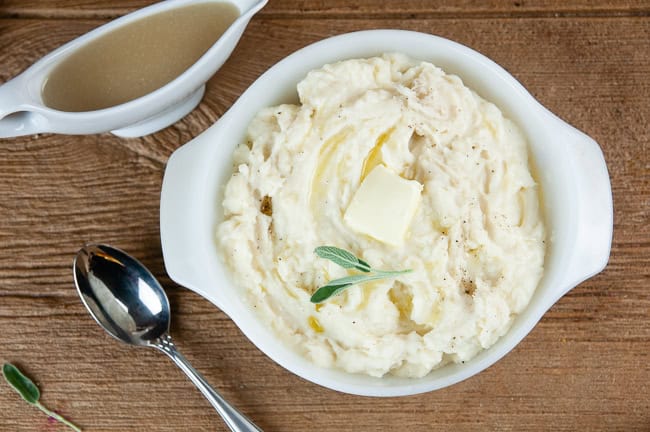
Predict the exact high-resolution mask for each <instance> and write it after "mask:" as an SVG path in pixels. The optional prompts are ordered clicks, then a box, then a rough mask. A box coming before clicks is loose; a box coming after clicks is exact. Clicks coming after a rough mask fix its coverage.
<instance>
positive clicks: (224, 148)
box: [160, 30, 612, 396]
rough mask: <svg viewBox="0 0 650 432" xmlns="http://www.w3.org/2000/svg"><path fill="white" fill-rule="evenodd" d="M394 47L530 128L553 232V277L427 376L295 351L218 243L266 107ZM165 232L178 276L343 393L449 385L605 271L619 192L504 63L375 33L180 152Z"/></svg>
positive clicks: (170, 268) (273, 83)
mask: <svg viewBox="0 0 650 432" xmlns="http://www.w3.org/2000/svg"><path fill="white" fill-rule="evenodd" d="M383 52H402V53H405V54H408V55H410V56H412V57H414V58H418V59H422V60H427V61H430V62H432V63H434V64H436V65H438V66H440V67H441V68H443V69H444V70H445V71H446V72H448V73H453V74H457V75H458V76H460V77H461V78H462V79H463V81H464V82H465V84H466V85H467V86H469V87H470V88H472V89H474V90H476V91H477V92H478V93H479V94H480V95H481V96H482V97H484V98H485V99H487V100H489V101H492V102H494V103H495V104H496V105H497V106H499V107H500V108H501V109H502V110H503V112H504V113H505V115H507V116H508V117H510V118H511V119H513V120H514V121H515V122H516V123H518V124H519V126H521V128H522V129H523V131H524V133H525V134H526V136H527V138H528V140H529V143H530V149H531V152H532V155H533V158H534V160H535V163H536V165H537V167H538V181H539V182H540V183H541V185H542V189H543V191H544V203H543V208H544V211H545V216H546V221H547V226H548V232H549V237H550V239H549V240H550V241H548V242H547V243H548V249H547V256H546V262H545V272H544V277H543V279H542V281H541V282H540V285H539V287H538V288H537V290H536V292H535V294H534V296H533V298H532V300H531V302H530V304H529V306H528V307H527V308H526V310H525V311H524V312H523V313H522V314H520V315H519V316H518V317H517V319H516V320H515V322H514V324H513V325H512V328H511V329H510V331H509V332H508V333H507V334H506V335H505V336H503V337H502V338H501V339H500V340H499V341H498V342H497V343H496V344H495V345H493V346H492V347H491V348H489V349H488V350H485V351H483V352H482V353H480V354H479V355H478V356H476V357H475V358H474V359H472V360H471V361H468V362H466V363H465V364H462V365H448V366H444V367H442V368H440V369H437V370H434V371H432V372H431V373H430V374H428V375H427V376H425V377H423V378H418V379H408V378H398V377H393V376H386V377H384V378H372V377H369V376H365V375H356V374H350V373H346V372H342V371H338V370H329V369H323V368H319V367H317V366H315V365H313V364H312V363H310V362H309V361H307V360H306V359H304V358H303V357H301V356H300V355H298V354H296V353H294V352H293V351H292V350H290V349H289V348H287V347H286V346H285V345H283V344H282V343H279V341H278V339H277V338H276V336H275V335H274V334H273V333H272V331H271V330H270V329H269V328H268V327H266V326H265V325H264V324H263V323H262V322H260V321H259V320H258V318H257V317H256V315H255V314H254V312H253V311H252V310H251V309H250V308H249V307H247V306H246V304H244V303H243V301H242V297H243V295H242V293H241V291H240V289H238V288H237V287H236V286H233V284H232V283H231V282H230V279H229V276H228V274H227V271H226V269H225V268H224V266H223V264H222V263H221V261H220V259H219V257H218V255H217V250H216V246H215V227H216V225H217V224H218V222H219V221H220V219H221V217H222V208H221V204H220V203H221V200H222V192H223V186H224V185H225V182H226V181H227V179H228V178H229V176H230V175H231V171H232V162H231V161H232V159H231V154H232V151H233V149H234V148H235V146H236V145H237V144H238V143H240V142H242V138H243V136H244V132H245V130H246V127H247V126H248V124H249V122H250V121H251V119H252V118H253V116H254V115H255V114H256V113H257V112H258V111H259V110H260V109H261V108H263V107H267V106H271V105H275V104H278V103H282V102H292V101H295V100H296V99H297V95H296V90H295V88H296V84H297V83H298V82H299V81H300V80H301V79H302V78H303V77H304V76H305V75H306V74H307V72H308V71H310V70H312V69H315V68H318V67H321V66H322V65H324V64H326V63H331V62H335V61H338V60H343V59H350V58H362V57H369V56H374V55H378V54H381V53H383ZM160 231H161V239H162V247H163V255H164V260H165V266H166V268H167V272H168V273H169V275H170V276H171V278H172V279H173V280H174V281H176V282H178V283H179V284H181V285H184V286H186V287H188V288H189V289H191V290H193V291H195V292H197V293H198V294H200V295H202V296H203V297H205V298H206V299H208V300H209V301H211V302H212V303H214V304H215V305H216V306H217V307H219V308H220V309H221V310H223V311H224V312H225V313H226V314H228V315H229V316H230V317H231V318H232V320H233V321H234V322H235V323H236V324H237V326H239V328H240V329H241V330H242V332H243V333H244V334H245V335H246V336H247V337H248V338H249V339H250V340H251V342H253V343H254V344H255V345H256V346H257V347H258V348H259V349H260V350H262V351H263V352H264V353H266V354H267V355H268V356H269V357H271V358H272V359H273V360H275V361H276V362H277V363H278V364H280V365H281V366H283V367H285V368H286V369H288V370H290V371H291V372H293V373H295V374H297V375H299V376H301V377H303V378H305V379H307V380H309V381H312V382H314V383H317V384H320V385H322V386H325V387H329V388H331V389H335V390H339V391H342V392H346V393H352V394H358V395H368V396H399V395H410V394H416V393H421V392H426V391H431V390H435V389H439V388H442V387H445V386H448V385H450V384H454V383H456V382H458V381H461V380H463V379H465V378H468V377H470V376H472V375H474V374H476V373H478V372H480V371H482V370H483V369H485V368H487V367H488V366H490V365H491V364H493V363H494V362H496V361H497V360H498V359H500V358H501V357H503V356H504V355H505V354H506V353H507V352H508V351H510V350H511V349H513V348H514V347H515V345H517V343H519V341H521V340H522V338H523V337H524V336H525V335H526V334H527V333H528V332H530V331H531V329H532V328H533V327H534V326H535V324H536V323H537V322H538V321H539V319H540V318H541V317H542V315H543V314H544V313H545V312H546V311H547V310H548V309H549V308H550V307H551V306H552V305H553V304H554V303H555V302H556V301H557V300H558V299H559V298H560V297H561V296H562V295H564V294H565V293H567V292H568V291H569V290H570V289H571V288H573V287H574V286H576V285H577V284H579V283H580V282H582V281H583V280H585V279H587V278H589V277H591V276H593V275H595V274H596V273H598V272H599V271H601V270H602V269H603V268H604V267H605V265H606V263H607V260H608V257H609V251H610V246H611V237H612V195H611V188H610V183H609V176H608V174H607V167H606V165H605V161H604V158H603V155H602V152H601V150H600V148H599V147H598V144H596V142H595V141H593V140H592V139H591V138H589V137H588V136H586V135H584V134H583V133H581V132H579V131H578V130H576V129H574V128H573V127H571V126H570V125H568V124H566V123H565V122H563V121H562V120H560V119H559V118H557V117H556V116H554V115H553V114H552V113H550V112H549V111H548V110H546V109H545V108H544V107H543V106H542V105H540V104H539V103H538V102H537V101H536V100H535V99H533V97H532V96H531V95H530V94H529V93H528V92H527V91H526V90H525V89H524V87H522V85H521V84H519V83H518V82H517V81H516V80H515V79H514V78H513V77H512V76H511V75H510V74H508V73H507V72H506V71H505V70H504V69H502V68H501V67H500V66H498V65H497V64H495V63H494V62H492V61H491V60H489V59H487V58H486V57H484V56H483V55H481V54H479V53H477V52H475V51H473V50H471V49H469V48H467V47H465V46H462V45H459V44H457V43H455V42H452V41H449V40H446V39H443V38H440V37H436V36H432V35H428V34H422V33H415V32H408V31H399V30H371V31H363V32H357V33H349V34H344V35H341V36H336V37H333V38H330V39H326V40H323V41H321V42H318V43H315V44H313V45H310V46H308V47H306V48H304V49H301V50H300V51H298V52H296V53H294V54H292V55H290V56H289V57H287V58H285V59H284V60H282V61H281V62H280V63H278V64H276V65H275V66H273V67H272V68H271V69H269V70H268V71H267V72H266V73H265V74H264V75H262V76H261V77H260V78H259V79H258V80H257V81H256V82H255V83H253V85H251V87H250V88H249V89H248V90H247V91H246V92H245V93H244V94H243V95H242V96H241V97H240V98H239V100H238V101H237V102H236V103H235V104H234V105H233V106H232V108H231V109H230V110H229V111H228V112H227V113H226V114H224V116H223V117H222V118H221V119H220V120H219V121H218V122H217V123H215V124H214V125H213V126H212V127H210V128H209V129H208V130H206V131H205V132H204V133H202V134H201V135H200V136H198V137H197V138H195V139H194V140H192V141H190V142H189V143H187V144H186V145H184V146H183V147H181V148H179V149H178V150H177V151H176V152H174V154H173V155H172V156H171V158H170V159H169V162H168V165H167V169H166V171H165V177H164V181H163V187H162V197H161V207H160Z"/></svg>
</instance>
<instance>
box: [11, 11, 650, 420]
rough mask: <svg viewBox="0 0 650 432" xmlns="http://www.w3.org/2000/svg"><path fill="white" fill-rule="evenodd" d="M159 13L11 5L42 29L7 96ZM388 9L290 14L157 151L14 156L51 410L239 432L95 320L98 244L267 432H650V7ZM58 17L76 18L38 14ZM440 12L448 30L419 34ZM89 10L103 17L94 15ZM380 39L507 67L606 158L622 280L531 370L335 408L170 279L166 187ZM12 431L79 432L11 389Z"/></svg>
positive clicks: (58, 149) (18, 51)
mask: <svg viewBox="0 0 650 432" xmlns="http://www.w3.org/2000/svg"><path fill="white" fill-rule="evenodd" d="M145 3H147V2H138V1H136V0H133V1H126V0H124V1H114V2H110V3H109V2H99V1H91V0H65V1H63V0H60V1H38V2H37V1H33V0H24V1H20V2H19V1H17V0H5V1H4V2H3V3H1V4H0V11H2V13H3V15H2V16H5V17H7V16H9V15H12V14H14V12H16V11H17V12H18V13H16V15H15V16H20V17H31V18H29V19H22V18H15V17H14V18H5V19H0V82H4V81H6V80H8V79H9V78H11V77H12V76H14V75H15V74H17V73H18V72H20V71H21V70H23V69H25V68H26V67H27V66H28V65H30V64H31V63H32V62H34V61H35V60H37V59H38V58H39V57H40V56H42V55H44V54H45V53H47V52H49V51H50V50H52V49H54V48H56V47H57V46H59V45H60V44H62V43H64V42H66V41H67V40H70V39H72V38H74V37H75V36H77V35H80V34H82V33H84V32H85V31H87V30H89V29H91V28H93V27H94V26H96V25H98V24H100V23H101V22H103V20H102V19H95V17H97V16H99V17H105V16H114V15H119V14H120V13H122V12H123V10H125V9H131V8H132V7H136V6H140V5H142V4H145ZM377 3H378V4H377V5H374V6H373V5H372V4H371V3H370V2H365V1H362V2H357V3H356V4H357V5H358V9H354V10H352V9H351V7H350V6H346V5H349V4H351V3H348V2H341V1H332V2H320V1H318V2H298V1H289V0H286V1H281V0H278V1H272V2H271V4H270V5H269V7H268V11H265V13H266V15H261V16H260V17H257V18H255V19H254V20H253V21H252V22H251V25H250V26H249V28H248V30H247V32H246V33H245V35H244V37H243V39H242V41H241V43H240V44H239V46H238V47H237V49H236V50H235V52H234V53H233V56H232V57H231V58H230V59H229V60H228V62H227V63H226V64H225V65H224V67H223V68H222V69H221V70H220V71H219V72H218V73H217V74H216V75H215V76H214V77H213V79H212V80H211V81H210V82H209V85H208V91H207V93H206V96H205V99H204V100H203V102H202V103H201V105H200V106H199V108H198V109H197V110H195V111H194V112H192V113H191V114H190V115H189V116H188V117H186V118H185V119H183V120H182V121H180V122H178V123H177V124H175V125H173V126H172V127H170V128H167V129H165V130H163V131H161V132H159V133H156V134H154V135H152V136H149V137H145V138H140V139H128V140H125V139H120V138H117V137H114V136H112V135H110V134H102V135H91V136H62V135H48V134H44V135H41V136H30V137H24V138H18V139H9V140H0V155H1V156H0V212H1V214H2V218H0V245H2V247H1V248H0V361H12V362H16V363H17V364H19V365H20V366H21V367H22V368H23V369H24V370H25V371H26V372H28V373H29V374H30V375H31V376H32V377H34V378H36V380H37V381H38V383H39V385H40V386H41V389H42V391H43V401H44V402H45V403H47V404H48V405H49V406H51V407H54V408H57V409H58V410H60V411H61V412H62V413H64V414H66V415H68V416H70V417H71V418H72V419H73V420H75V421H77V422H78V423H79V424H80V425H82V426H83V427H84V428H85V430H88V431H140V430H156V431H177V430H187V431H203V430H219V431H222V430H225V428H224V426H223V425H222V423H221V421H220V420H219V418H218V417H217V415H216V414H215V413H214V412H213V410H212V408H211V407H210V406H209V405H208V403H207V402H205V401H204V400H203V399H202V397H201V396H200V395H199V394H198V392H196V390H195V389H193V387H192V385H191V384H190V383H189V381H187V380H186V379H185V378H184V377H183V376H182V375H181V373H180V372H179V371H177V370H176V369H175V367H174V366H173V365H172V364H171V363H170V362H169V361H168V360H166V359H165V358H163V357H162V356H160V355H158V354H157V353H154V352H150V351H148V350H139V349H132V348H129V347H126V346H124V345H121V344H118V343H116V342H115V341H114V340H112V339H111V338H110V337H108V336H106V335H105V334H103V332H102V330H101V329H99V327H98V326H97V325H96V324H95V323H94V322H93V321H92V320H91V319H90V318H89V316H88V315H87V313H86V312H85V310H84V309H83V306H81V304H80V302H79V300H78V298H77V295H76V292H75V290H74V287H73V285H72V277H71V261H72V257H73V255H74V253H75V251H76V250H77V248H78V247H80V245H81V244H83V243H84V242H87V241H99V242H109V243H112V244H114V245H116V246H118V247H122V248H124V249H126V250H128V251H129V252H131V253H133V254H134V255H136V256H137V257H138V258H139V259H141V260H142V261H143V262H144V263H145V264H146V265H147V266H149V267H150V268H151V269H152V271H153V272H154V274H156V275H157V276H158V277H159V278H160V279H161V281H162V282H163V284H164V285H165V287H166V288H167V289H168V293H169V295H170V300H171V303H172V307H173V314H174V315H173V316H174V321H173V327H172V334H173V335H174V337H175V339H176V340H177V343H178V345H179V347H180V348H181V350H182V351H183V352H184V354H185V355H186V356H187V357H188V358H189V359H190V360H191V361H192V362H193V364H194V366H195V367H196V368H197V369H199V370H201V371H202V372H203V373H204V375H205V376H206V378H207V379H208V380H209V381H210V382H211V383H212V384H213V385H215V386H216V387H217V388H219V389H220V390H221V391H222V392H223V394H224V396H226V398H228V399H229V400H231V401H232V402H233V403H235V404H236V405H237V406H238V407H240V408H241V409H242V411H244V412H245V413H246V414H248V415H249V416H250V417H252V418H253V419H254V420H255V421H256V422H257V423H258V424H259V425H260V426H261V427H262V428H263V429H264V430H267V431H308V430H321V431H324V432H326V431H359V430H360V431H391V430H409V431H429V430H445V429H448V428H449V429H453V430H460V431H484V430H504V431H523V430H539V431H547V430H556V431H574V430H590V431H597V430H602V431H648V430H650V384H648V383H650V289H649V288H650V284H649V282H650V271H649V270H648V269H649V268H650V228H649V227H650V223H649V222H650V221H649V208H650V160H649V157H648V154H649V150H650V149H649V148H648V147H649V142H650V136H649V132H648V127H647V125H648V123H649V121H650V106H649V105H648V103H647V101H648V97H649V96H650V81H649V80H648V78H647V77H648V76H649V74H650V62H649V56H650V20H649V19H648V18H647V16H643V15H641V16H637V15H635V14H627V13H626V14H618V12H617V11H619V12H620V11H622V10H626V11H628V12H629V11H631V10H644V11H645V10H647V8H648V4H647V2H606V1H599V2H586V1H585V2H570V3H565V2H559V1H557V2H556V1H550V0H549V1H545V2H542V1H540V2H529V1H525V2H524V1H522V2H521V4H520V6H514V4H513V3H510V2H498V5H499V7H501V8H502V9H503V10H507V11H508V13H510V12H512V11H513V10H514V8H521V7H523V8H528V9H527V10H530V11H531V14H530V15H526V16H520V15H517V16H511V17H509V16H502V14H495V13H494V8H490V7H488V6H489V5H496V4H497V2H494V3H490V2H486V3H483V2H471V1H466V2H457V3H454V2H449V3H448V4H447V5H444V4H443V5H440V9H441V10H449V11H450V14H451V13H452V12H453V14H454V16H451V15H449V16H444V15H440V16H434V15H433V14H434V11H433V9H434V7H433V6H432V3H433V2H424V1H410V2H407V1H396V2H391V3H389V2H377ZM381 5H383V6H381ZM485 5H488V6H485ZM54 8H57V9H58V8H60V9H61V10H63V11H64V12H63V14H64V15H65V16H63V15H61V14H60V13H58V12H57V13H56V14H52V15H51V16H47V15H46V14H43V15H38V14H41V13H42V11H44V10H46V9H48V10H49V9H54ZM364 8H365V9H364ZM422 8H428V9H427V10H428V11H429V12H427V13H430V14H431V16H424V17H421V18H418V17H417V16H416V17H414V18H411V19H407V20H405V19H402V18H401V17H403V16H408V15H409V14H414V15H418V14H420V13H423V12H422V11H423V9H422ZM454 8H456V9H454ZM73 9H80V10H88V11H95V12H96V11H103V12H101V13H99V14H97V15H93V14H94V13H95V12H92V13H91V14H90V15H87V14H85V12H84V14H80V15H79V16H77V15H75V14H74V13H70V12H69V10H73ZM578 9H579V10H580V14H577V15H576V16H566V14H565V12H567V11H569V10H574V11H575V10H578ZM8 10H9V11H13V12H11V13H10V14H9V15H8V14H7V11H8ZM541 10H543V11H544V13H543V14H540V15H538V16H537V15H535V14H533V13H532V12H535V11H537V12H535V13H538V12H539V11H541ZM364 11H366V12H371V13H370V15H369V16H368V17H363V15H364ZM553 11H559V12H558V13H561V14H564V15H563V16H562V17H559V18H557V17H553V16H552V15H553V14H552V12H553ZM603 11H607V14H604V13H602V12H603ZM481 14H484V15H485V16H484V17H483V18H481V19H477V16H480V15H481ZM36 15H38V16H37V17H35V16H36ZM335 15H340V16H339V18H338V19H329V18H325V19H318V17H319V16H324V17H328V16H335ZM90 18H92V19H90ZM379 27H384V28H405V29H412V30H418V31H424V32H429V33H435V34H439V35H441V36H445V37H448V38H451V39H454V40H457V41H459V42H461V43H464V44H466V45H469V46H470V47H472V48H474V49H477V50H478V51H480V52H482V53H484V54H486V55H488V56H489V57H491V58H492V59H494V60H495V61H497V62H498V63H500V64H501V65H503V66H504V67H505V68H506V69H508V70H509V71H510V72H511V73H513V74H514V75H515V76H516V77H517V78H518V79H519V80H520V81H521V82H522V83H523V84H524V85H525V86H526V87H527V88H528V89H529V90H530V91H531V92H532V93H533V94H534V95H535V96H536V97H537V98H538V99H539V100H540V101H541V102H542V103H543V104H544V105H546V106H547V107H548V108H549V109H551V110H552V111H553V112H555V113H556V114H557V115H559V116H560V117H562V118H564V119H566V120H567V121H569V122H570V123H572V124H573V125H575V126H576V127H578V128H579V129H581V130H583V131H585V132H586V133H588V134H589V135H590V136H592V137H594V139H596V141H598V142H599V144H600V145H601V147H602V148H603V151H604V153H605V158H606V160H607V163H608V167H609V172H610V176H611V181H612V190H613V194H614V205H615V230H614V243H613V248H612V255H611V259H610V263H609V265H608V267H607V269H606V270H605V271H604V272H603V273H601V274H600V275H598V276H596V277H595V278H593V279H590V280H588V281H586V282H584V283H582V284H581V285H579V286H578V287H576V288H575V289H574V290H573V291H571V292H570V293H569V294H568V295H566V296H565V297H563V298H562V299H561V300H560V301H559V302H558V303H557V304H556V305H555V306H554V307H553V308H552V309H551V310H550V311H549V312H548V313H547V314H546V315H545V316H544V318H543V319H542V321H541V322H540V323H539V324H538V325H537V326H536V328H535V329H534V330H533V332H532V333H531V334H530V335H529V336H527V337H526V338H525V339H524V341H523V342H522V343H521V344H520V345H519V346H518V347H517V348H516V349H515V350H514V351H513V352H511V353H510V354H508V355H507V356H506V357H505V358H504V359H503V360H501V361H499V362H498V363H497V364H496V365H494V366H492V367H491V368H489V369H488V370H486V371H484V372H482V373H481V374H479V375H477V376H475V377H473V378H471V379H468V380H466V381H464V382H462V383H460V384H457V385H455V386H452V387H450V388H447V389H443V390H440V391H436V392H432V393H428V394H423V395H418V396H412V397H406V398H388V399H376V398H363V397H356V396H350V395H344V394H340V393H337V392H333V391H330V390H326V389H323V388H320V387H318V386H316V385H314V384H311V383H308V382H305V381H303V380H302V379H300V378H298V377H296V376H294V375H292V374H290V373H289V372H287V371H285V370H284V369H282V368H280V367H279V366H277V365H276V364H275V363H273V362H272V361H271V360H269V359H268V358H266V357H265V356H264V355H263V354H261V353H260V352H259V351H258V350H257V349H256V348H255V347H254V346H253V345H252V344H251V343H250V342H249V341H248V340H247V339H246V338H245V337H244V336H243V335H242V334H241V332H240V331H239V330H238V329H237V328H236V326H235V325H234V324H233V323H232V321H230V319H229V318H228V317H226V316H225V315H224V314H223V313H222V312H221V311H219V310H217V309H216V308H214V307H213V306H211V305H210V304H209V303H208V302H207V301H205V300H203V299H201V298H200V297H198V296H197V295H195V294H193V293H191V292H189V291H186V290H184V289H182V288H180V287H177V286H175V284H174V283H172V282H171V281H170V280H169V279H168V278H167V277H166V275H165V272H164V266H163V262H162V256H161V251H160V243H159V236H158V222H159V221H158V200H159V194H160V186H161V180H162V174H163V171H164V166H165V162H166V160H167V158H168V157H169V155H170V154H171V153H172V152H173V151H174V150H175V149H176V148H178V147H179V146H181V145H182V144H183V143H185V142H187V141H188V140H189V139H191V138H192V137H194V136H196V135H198V134H199V133H200V132H201V131H202V130H204V129H205V128H207V127H208V126H209V125H210V124H212V123H213V122H214V121H215V120H216V119H218V118H219V116H221V115H222V114H223V113H224V112H225V111H226V110H227V108H228V107H229V106H231V105H232V103H233V102H234V101H235V100H236V98H237V97H238V95H239V94H241V92H242V91H243V90H244V89H245V88H246V87H247V86H248V85H250V83H251V82H252V81H253V80H254V79H255V78H256V77H257V76H259V75H260V74H261V73H262V72H263V71H265V70H266V69H267V68H268V67H270V66H271V65H272V64H274V63H275V62H277V61H278V60H280V59H281V58H283V57H284V56H286V55H287V54H289V53H291V52H293V51H295V50H296V49H298V48H300V47H302V46H305V45H307V44H309V43H311V42H314V41H317V40H319V39H322V38H324V37H327V36H331V35H335V34H339V33H343V32H347V31H353V30H359V29H368V28H379ZM0 430H2V431H5V430H6V431H12V432H13V431H16V432H21V431H55V430H56V431H59V430H61V431H63V430H64V429H63V428H61V427H59V426H57V425H52V424H50V423H48V421H47V419H46V418H45V417H44V416H42V415H41V414H40V413H39V412H37V411H35V410H33V409H31V408H29V407H28V406H27V405H26V404H25V403H24V402H23V401H21V400H20V399H19V397H18V396H17V395H16V394H14V393H13V392H11V390H9V388H8V387H7V386H6V385H4V383H0Z"/></svg>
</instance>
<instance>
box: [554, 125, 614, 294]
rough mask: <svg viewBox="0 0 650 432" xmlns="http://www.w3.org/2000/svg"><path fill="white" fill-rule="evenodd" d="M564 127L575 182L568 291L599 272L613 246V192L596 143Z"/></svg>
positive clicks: (565, 282) (565, 287)
mask: <svg viewBox="0 0 650 432" xmlns="http://www.w3.org/2000/svg"><path fill="white" fill-rule="evenodd" d="M562 123H563V124H564V128H563V129H564V131H565V133H564V136H563V141H564V146H565V149H566V152H567V156H568V162H569V166H570V167H571V169H572V171H573V173H574V174H575V175H574V178H575V179H576V189H575V190H576V195H575V210H576V213H575V217H576V222H577V223H576V230H577V232H576V237H575V247H574V249H573V252H572V254H571V255H570V257H569V261H568V265H567V268H568V271H567V273H566V277H565V279H564V281H563V283H561V284H560V286H562V287H563V289H564V292H562V293H561V295H564V294H566V292H568V291H569V290H570V289H571V288H573V287H575V286H576V285H578V284H579V283H581V282H582V281H584V280H586V279H588V278H590V277H592V276H594V275H595V274H597V273H599V272H600V271H602V270H603V269H604V268H605V266H606V265H607V261H608V260H609V253H610V249H611V244H612V229H613V204H612V190H611V185H610V181H609V174H608V172H607V165H606V163H605V158H604V156H603V152H602V151H601V149H600V147H599V146H598V143H596V141H594V140H593V139H592V138H590V137H589V136H587V135H585V134H584V133H582V132H580V131H579V130H577V129H575V128H574V127H572V126H569V125H568V124H566V123H564V122H562Z"/></svg>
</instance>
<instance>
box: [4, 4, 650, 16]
mask: <svg viewBox="0 0 650 432" xmlns="http://www.w3.org/2000/svg"><path fill="white" fill-rule="evenodd" d="M152 3H154V2H152V1H151V0H116V1H111V2H110V4H108V3H106V2H99V1H96V0H4V2H3V3H2V4H0V17H2V16H15V17H26V16H29V17H63V16H67V17H84V16H85V17H103V18H107V17H115V16H118V15H123V14H125V13H128V12H130V11H133V10H135V9H138V8H141V7H144V6H148V5H150V4H152ZM648 13H650V4H649V3H648V1H647V0H571V1H562V0H535V1H532V0H461V1H455V2H453V1H448V2H433V1H430V0H394V1H386V2H382V1H376V0H357V1H355V2H350V1H347V0H328V1H322V0H318V1H305V0H270V1H269V3H268V5H267V6H266V7H265V8H264V9H263V10H262V12H261V13H260V15H261V16H266V17H270V16H274V17H287V16H292V17H297V18H306V17H319V18H336V19H338V18H341V17H346V18H358V19H370V18H380V19H381V18H386V17H388V16H392V17H394V18H396V17H406V18H409V19H411V18H413V19H417V18H425V17H429V18H431V17H450V16H465V17H468V16H475V17H477V18H481V17H485V16H531V15H536V16H540V15H546V16H556V17H558V16H579V15H583V16H584V15H588V16H603V15H606V16H624V15H641V16H643V15H645V16H647V15H648Z"/></svg>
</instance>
